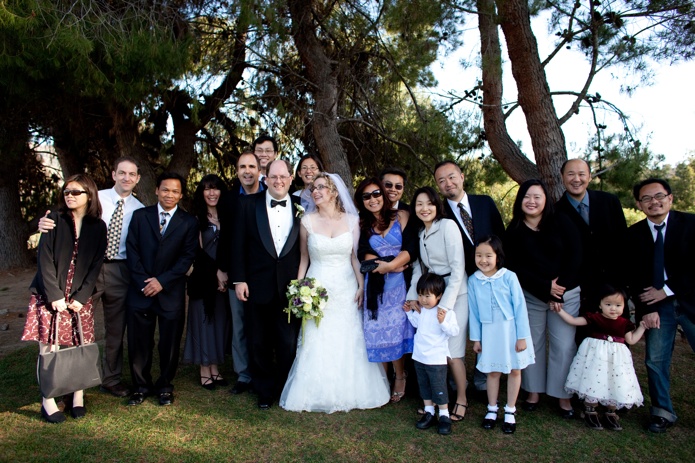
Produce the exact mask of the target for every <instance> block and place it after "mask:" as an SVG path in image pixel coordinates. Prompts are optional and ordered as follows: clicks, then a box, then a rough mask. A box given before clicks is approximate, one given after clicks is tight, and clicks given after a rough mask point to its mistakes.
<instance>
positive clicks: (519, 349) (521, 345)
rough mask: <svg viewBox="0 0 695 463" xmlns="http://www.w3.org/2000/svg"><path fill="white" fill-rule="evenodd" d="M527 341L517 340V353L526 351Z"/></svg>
mask: <svg viewBox="0 0 695 463" xmlns="http://www.w3.org/2000/svg"><path fill="white" fill-rule="evenodd" d="M526 347H527V346H526V339H517V340H516V351H517V352H523V351H525V350H526Z"/></svg>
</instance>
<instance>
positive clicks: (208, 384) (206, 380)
mask: <svg viewBox="0 0 695 463" xmlns="http://www.w3.org/2000/svg"><path fill="white" fill-rule="evenodd" d="M200 379H202V380H203V382H202V383H201V384H200V385H201V386H203V387H204V388H205V389H207V390H208V391H214V390H215V380H214V379H212V377H210V376H201V377H200Z"/></svg>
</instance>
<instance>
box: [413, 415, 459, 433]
mask: <svg viewBox="0 0 695 463" xmlns="http://www.w3.org/2000/svg"><path fill="white" fill-rule="evenodd" d="M435 424H437V418H435V417H434V415H433V414H431V413H430V412H427V413H425V415H424V416H423V417H422V418H420V421H418V422H417V423H416V424H415V427H417V428H418V429H423V430H424V429H429V428H431V427H432V426H434V425H435ZM449 427H451V420H449Z"/></svg>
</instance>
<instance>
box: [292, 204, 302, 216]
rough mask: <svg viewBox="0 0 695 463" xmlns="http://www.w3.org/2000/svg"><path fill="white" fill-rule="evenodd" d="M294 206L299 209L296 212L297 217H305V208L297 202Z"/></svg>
mask: <svg viewBox="0 0 695 463" xmlns="http://www.w3.org/2000/svg"><path fill="white" fill-rule="evenodd" d="M294 208H295V209H297V212H295V213H294V216H295V217H298V218H300V219H301V218H302V217H304V208H303V207H302V206H301V205H300V204H295V205H294Z"/></svg>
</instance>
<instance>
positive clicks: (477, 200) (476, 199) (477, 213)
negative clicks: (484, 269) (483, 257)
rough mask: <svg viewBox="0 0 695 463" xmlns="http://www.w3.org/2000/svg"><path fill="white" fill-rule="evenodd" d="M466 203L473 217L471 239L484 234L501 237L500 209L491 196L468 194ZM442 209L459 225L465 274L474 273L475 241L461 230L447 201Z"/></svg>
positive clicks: (502, 230) (502, 232) (502, 228)
mask: <svg viewBox="0 0 695 463" xmlns="http://www.w3.org/2000/svg"><path fill="white" fill-rule="evenodd" d="M468 204H470V206H471V215H472V218H473V232H474V233H475V237H474V239H473V241H476V240H478V239H479V238H481V237H483V236H485V235H496V236H497V237H499V238H500V239H502V235H503V234H504V222H502V216H501V215H500V211H498V210H497V206H496V205H495V202H494V201H493V200H492V198H491V197H489V196H486V195H468ZM444 211H445V212H446V216H447V217H448V218H450V219H452V220H453V221H454V222H455V223H456V225H458V227H459V231H460V232H461V239H462V240H463V254H464V258H465V261H466V275H468V276H470V275H473V274H474V273H475V271H476V270H477V267H476V266H475V243H474V242H471V240H469V239H468V236H467V235H466V233H465V232H464V231H463V227H462V226H461V224H460V223H459V221H458V220H456V214H454V211H452V210H451V206H450V205H449V201H447V200H446V199H445V200H444Z"/></svg>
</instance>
